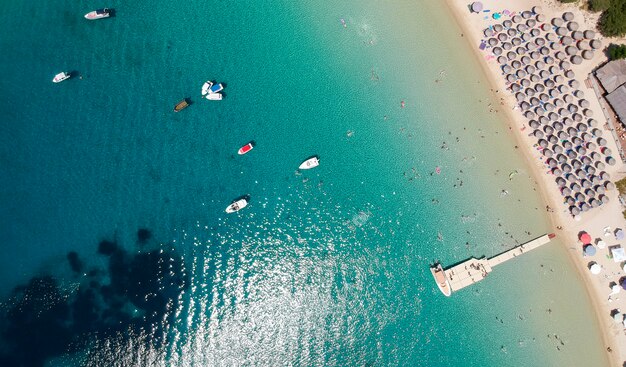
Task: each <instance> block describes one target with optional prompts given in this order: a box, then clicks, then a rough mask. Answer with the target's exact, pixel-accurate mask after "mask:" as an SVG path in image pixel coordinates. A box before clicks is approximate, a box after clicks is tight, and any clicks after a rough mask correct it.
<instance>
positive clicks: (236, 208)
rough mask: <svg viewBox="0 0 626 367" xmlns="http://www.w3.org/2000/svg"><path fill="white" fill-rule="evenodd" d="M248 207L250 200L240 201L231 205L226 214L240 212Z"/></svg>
mask: <svg viewBox="0 0 626 367" xmlns="http://www.w3.org/2000/svg"><path fill="white" fill-rule="evenodd" d="M246 206H248V200H246V199H245V198H244V199H239V200H237V201H235V202H233V203H232V204H230V205H229V206H228V207H227V208H226V213H229V214H230V213H234V212H238V211H240V210H241V209H243V208H245V207H246Z"/></svg>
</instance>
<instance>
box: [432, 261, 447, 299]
mask: <svg viewBox="0 0 626 367" xmlns="http://www.w3.org/2000/svg"><path fill="white" fill-rule="evenodd" d="M430 272H431V273H432V274H433V278H435V282H436V283H437V286H438V287H439V290H440V291H441V293H443V295H444V296H446V297H450V295H451V294H452V288H450V282H449V281H448V277H446V272H445V271H444V270H443V267H442V266H441V264H439V263H436V264H434V265H432V266H431V267H430Z"/></svg>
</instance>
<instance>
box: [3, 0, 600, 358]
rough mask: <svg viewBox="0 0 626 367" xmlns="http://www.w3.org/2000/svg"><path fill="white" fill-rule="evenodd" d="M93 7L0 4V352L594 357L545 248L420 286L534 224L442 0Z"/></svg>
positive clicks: (570, 279)
mask: <svg viewBox="0 0 626 367" xmlns="http://www.w3.org/2000/svg"><path fill="white" fill-rule="evenodd" d="M106 5H107V6H110V7H113V8H115V9H116V13H117V14H116V17H114V18H111V19H105V20H101V21H97V22H96V21H94V22H89V21H86V20H85V19H83V18H82V15H83V14H84V13H86V12H87V11H89V10H92V8H95V7H98V6H102V4H83V3H77V2H66V1H51V2H47V3H45V4H34V3H10V2H6V1H5V2H2V4H1V8H0V9H1V10H2V12H0V19H1V20H2V21H1V22H0V24H2V25H1V26H0V27H1V29H2V32H0V42H1V45H2V49H3V50H4V52H2V53H1V55H0V69H1V70H2V71H3V76H4V77H3V78H2V79H1V80H0V93H2V99H0V113H1V115H2V116H3V118H2V120H1V123H0V126H1V128H2V134H0V139H1V144H0V164H1V166H0V169H2V172H3V174H2V175H0V183H1V185H0V198H1V200H2V202H3V203H4V205H2V206H0V218H1V221H0V223H1V224H0V234H1V235H2V238H3V241H2V251H3V254H4V256H3V257H2V266H0V277H1V279H2V280H3V281H2V284H1V288H0V292H1V296H2V297H3V299H4V301H3V308H2V309H3V311H4V313H5V315H3V316H5V320H9V321H10V322H5V324H8V326H5V329H6V330H8V331H9V333H8V334H6V333H5V335H6V337H5V339H4V342H3V348H2V350H6V351H9V354H11V355H12V358H14V359H13V360H11V359H2V360H0V362H4V361H14V360H16V359H18V360H19V359H22V360H28V361H30V362H32V364H34V365H37V364H41V363H42V361H48V363H49V364H50V365H72V364H74V365H93V366H100V365H112V361H115V362H117V363H118V364H120V365H148V364H155V365H198V366H200V365H233V366H239V365H336V366H345V365H369V366H379V365H402V366H406V365H419V366H432V365H441V366H458V365H466V366H485V365H486V366H557V365H559V366H561V365H568V366H578V365H579V366H591V365H593V366H601V365H606V363H607V362H606V360H605V357H604V355H603V354H602V350H603V346H602V345H601V343H600V342H599V336H598V335H599V333H598V327H597V325H596V323H595V321H594V319H593V315H592V314H591V307H590V305H589V304H588V302H587V300H586V298H585V297H586V296H585V294H584V290H583V288H582V286H581V285H580V283H579V280H578V279H577V276H576V275H575V274H574V272H573V270H572V268H571V266H570V264H569V263H568V261H567V260H566V256H565V255H566V254H565V250H564V249H563V248H562V246H561V244H559V243H558V242H556V243H554V244H551V245H549V246H547V247H546V248H543V249H540V250H537V251H536V252H535V253H531V254H529V255H527V256H525V257H524V258H521V259H518V260H516V261H513V262H510V263H507V264H506V265H503V266H502V267H499V268H497V269H496V270H495V271H494V273H493V274H492V275H491V276H490V277H489V278H487V279H486V280H485V281H483V282H481V283H480V284H477V285H476V286H474V287H472V288H469V289H466V290H464V291H462V292H458V293H456V294H454V295H453V296H452V297H451V298H445V297H443V296H442V295H441V294H440V293H439V291H438V290H437V289H436V286H435V284H434V282H433V281H432V278H431V275H430V272H429V270H428V265H429V264H430V263H431V262H433V261H434V260H436V259H439V260H441V261H442V262H443V263H444V264H453V263H455V262H457V261H462V260H464V259H466V258H467V257H470V256H482V255H487V256H491V255H494V254H496V253H499V252H501V251H504V250H506V249H508V248H510V247H512V246H514V245H515V244H516V241H519V242H524V241H527V240H530V239H532V238H534V237H536V236H539V235H541V234H543V233H545V232H547V231H548V230H549V228H548V225H547V224H546V223H547V222H546V218H545V216H544V215H543V210H542V204H541V202H540V199H539V197H538V196H537V194H536V192H535V191H534V186H533V181H532V179H530V178H529V177H528V171H527V170H526V168H525V163H524V162H523V160H522V157H521V155H520V154H519V152H518V151H516V150H515V149H514V148H513V145H514V142H513V140H512V138H511V136H510V134H509V132H508V129H507V127H506V124H505V122H504V121H503V120H502V117H501V116H500V114H497V113H490V109H492V108H494V106H497V105H498V102H497V101H495V100H493V99H492V98H491V97H490V94H489V89H488V86H487V85H486V83H485V81H484V80H483V76H482V74H481V71H480V68H479V66H478V64H477V63H476V62H475V61H474V59H473V57H472V56H470V55H471V54H470V49H469V48H468V46H467V45H466V44H465V41H464V40H463V39H462V38H460V37H459V33H460V31H459V30H458V29H457V28H456V26H455V25H454V23H453V22H452V20H451V18H450V17H449V15H448V14H447V13H446V11H445V9H444V7H443V5H442V4H440V3H439V2H437V1H425V2H423V3H420V4H415V3H413V2H410V1H391V2H384V3H382V2H376V1H363V2H337V3H334V4H333V3H327V2H307V3H302V4H297V3H289V2H283V3H268V2H245V3H244V2H240V3H234V2H196V1H191V2H187V3H185V4H173V3H171V2H158V3H151V4H126V3H124V2H117V1H114V2H112V3H108V4H106ZM340 19H344V20H345V23H346V27H344V26H343V25H342V23H341V21H340ZM62 70H66V71H73V72H74V74H75V77H74V78H72V79H70V80H68V81H66V82H63V83H61V84H58V85H56V84H53V83H51V81H50V80H51V79H52V77H53V76H54V74H56V73H57V72H59V71H62ZM78 75H81V76H82V79H81V78H79V77H78ZM207 79H214V80H217V81H220V82H223V83H224V84H225V85H226V89H225V91H224V94H225V98H224V100H223V101H221V102H213V101H206V100H202V99H201V98H200V96H199V94H200V87H201V85H202V83H203V82H204V81H205V80H207ZM183 97H189V98H191V100H192V101H193V104H192V105H191V106H190V107H189V108H188V109H186V110H184V111H182V112H180V113H177V114H175V113H173V112H172V107H173V106H174V104H175V103H177V102H178V101H179V100H180V99H181V98H183ZM401 101H404V102H405V107H404V108H402V107H401ZM250 140H254V141H255V142H256V144H257V146H256V148H255V149H254V150H253V151H252V152H250V153H249V154H247V155H245V156H238V155H237V154H236V151H237V149H238V148H239V147H240V146H241V145H243V144H245V143H246V142H248V141H250ZM313 154H317V155H319V156H320V159H321V162H322V163H321V165H320V167H318V168H316V169H314V170H310V171H304V172H296V168H297V166H298V165H299V164H300V162H301V161H302V160H304V159H305V158H307V157H309V156H311V155H313ZM436 167H440V169H441V173H440V174H437V173H436V172H435V169H436ZM514 170H517V171H518V172H519V173H520V174H518V175H516V176H514V177H513V179H510V178H509V173H510V172H512V171H514ZM502 190H506V192H508V195H503V194H502ZM244 194H247V195H250V205H249V207H247V208H246V209H244V210H242V211H241V212H239V213H237V214H235V215H228V216H227V215H226V214H225V213H224V212H223V210H224V208H225V207H226V205H227V204H229V203H230V201H231V200H233V199H235V198H237V197H239V196H241V195H244ZM139 229H147V232H143V233H144V236H142V238H140V239H138V235H137V231H138V230H139ZM148 232H149V233H150V235H149V236H147V235H145V233H148ZM148 237H149V238H148ZM103 240H107V241H110V242H112V243H113V242H114V243H116V244H117V246H118V250H117V251H113V254H112V255H110V256H107V255H103V254H98V246H99V245H98V244H99V243H100V242H101V241H103ZM101 247H102V246H101ZM70 251H75V252H76V253H77V255H78V258H79V259H80V261H79V262H81V263H82V266H79V265H80V264H77V263H78V262H75V263H74V265H75V267H76V270H77V271H72V270H71V269H70V266H69V262H68V260H67V254H68V252H70ZM79 268H80V269H79ZM44 275H50V276H52V277H53V278H52V279H53V280H46V279H47V278H43V279H44V280H42V278H36V280H32V279H33V278H34V277H42V276H44ZM29 282H30V286H29V287H27V288H26V289H25V290H20V291H18V292H17V293H15V292H14V291H13V289H14V288H15V287H16V286H18V285H24V284H27V283H29ZM24 295H26V296H24ZM24 299H25V300H24ZM33 299H34V300H35V301H33ZM33 315H38V316H33ZM50 320H52V321H50ZM28 328H30V329H37V330H42V332H41V333H40V334H38V335H37V336H32V335H30V334H28V333H25V332H24V331H23V330H25V329H28ZM127 330H131V331H130V332H128V331H127ZM66 342H67V343H66ZM20 343H21V344H20ZM28 343H30V344H31V345H32V343H36V344H37V345H49V347H48V348H42V352H41V354H40V355H36V357H37V358H35V357H34V356H32V355H29V354H21V353H22V352H23V350H24V348H26V347H25V345H28ZM0 357H2V358H5V357H6V355H2V356H0ZM6 358H8V357H6ZM29 358H30V359H29Z"/></svg>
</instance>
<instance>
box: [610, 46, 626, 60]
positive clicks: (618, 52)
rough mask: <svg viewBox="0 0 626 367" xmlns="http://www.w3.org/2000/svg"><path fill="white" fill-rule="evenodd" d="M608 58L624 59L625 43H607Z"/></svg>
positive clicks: (625, 52)
mask: <svg viewBox="0 0 626 367" xmlns="http://www.w3.org/2000/svg"><path fill="white" fill-rule="evenodd" d="M609 59H611V60H619V59H626V45H615V44H611V45H609Z"/></svg>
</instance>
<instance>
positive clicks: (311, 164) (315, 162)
mask: <svg viewBox="0 0 626 367" xmlns="http://www.w3.org/2000/svg"><path fill="white" fill-rule="evenodd" d="M319 165H320V160H319V158H317V156H314V157H311V158H309V159H307V160H306V161H304V162H302V164H301V165H300V167H298V168H300V169H311V168H315V167H317V166H319Z"/></svg>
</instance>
